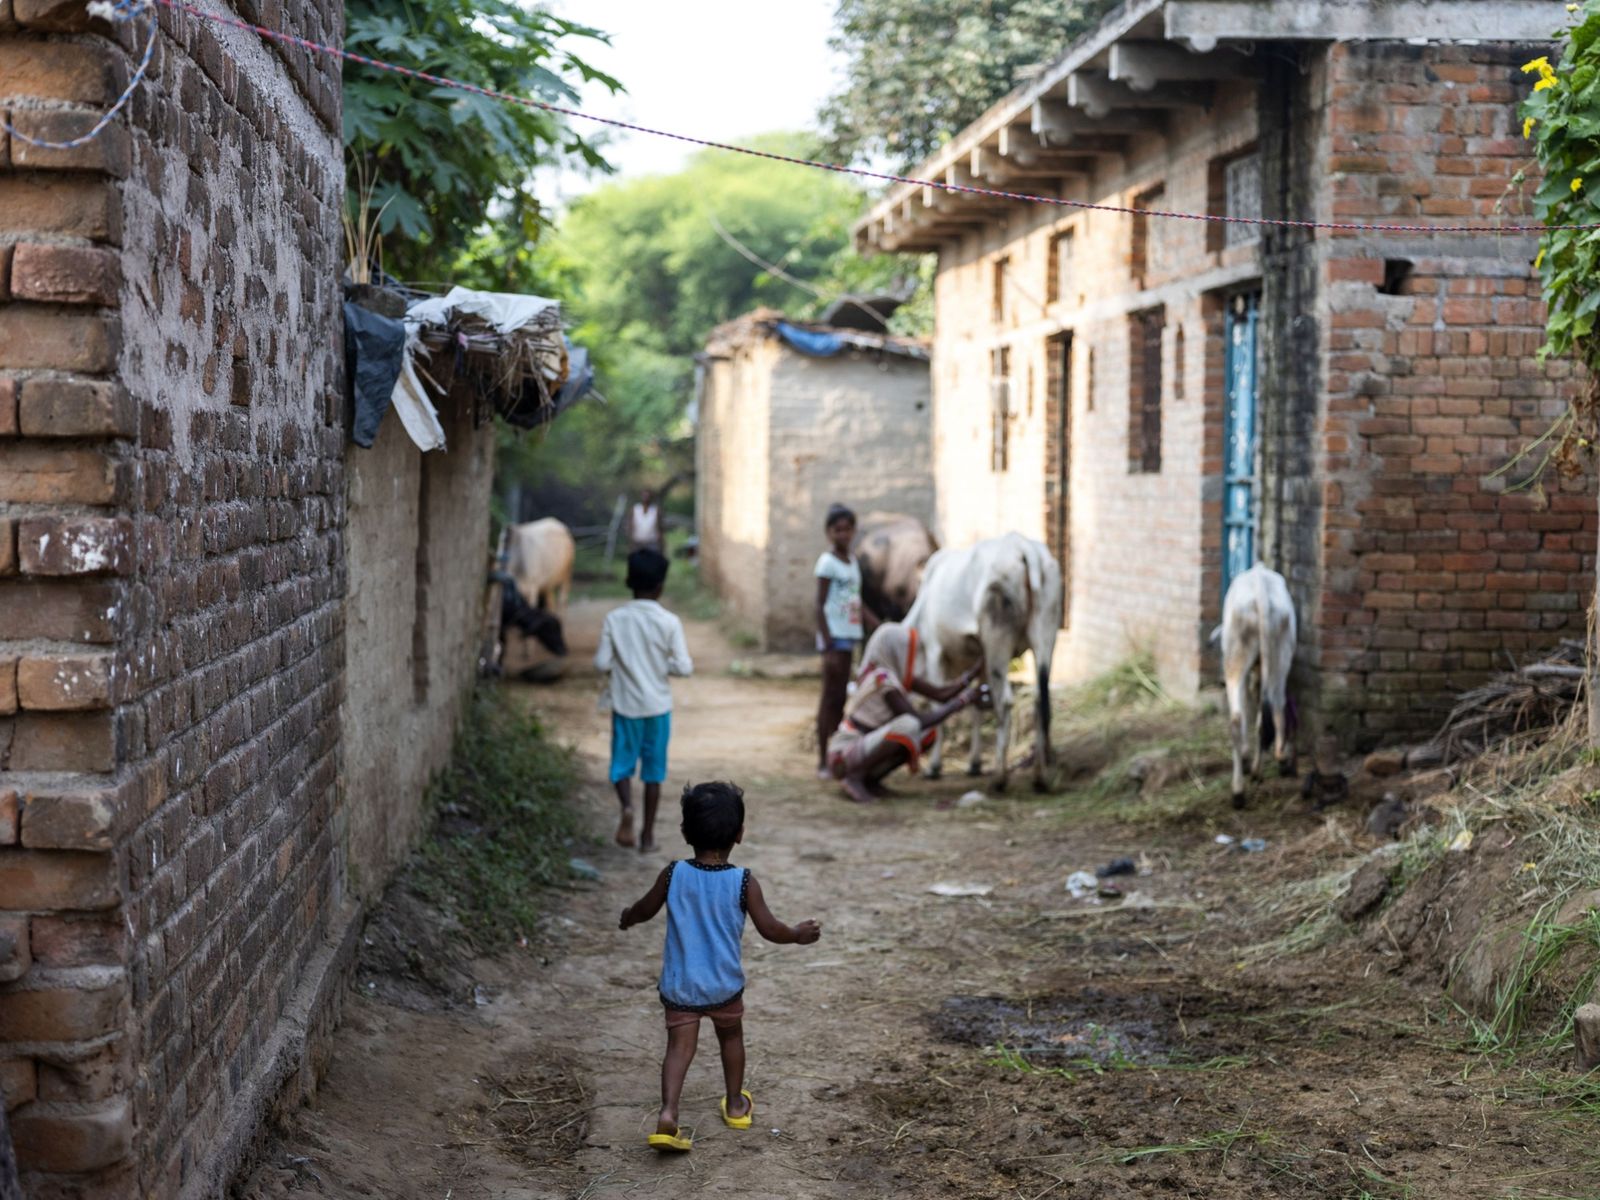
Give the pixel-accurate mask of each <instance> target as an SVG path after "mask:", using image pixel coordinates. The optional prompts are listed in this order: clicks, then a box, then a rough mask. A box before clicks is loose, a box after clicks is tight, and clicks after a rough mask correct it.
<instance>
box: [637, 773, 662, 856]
mask: <svg viewBox="0 0 1600 1200" xmlns="http://www.w3.org/2000/svg"><path fill="white" fill-rule="evenodd" d="M660 803H661V785H660V784H659V783H647V784H645V785H644V823H643V824H642V825H640V826H639V853H640V854H648V853H649V852H650V851H652V850H654V849H655V848H656V808H657V806H658V805H660Z"/></svg>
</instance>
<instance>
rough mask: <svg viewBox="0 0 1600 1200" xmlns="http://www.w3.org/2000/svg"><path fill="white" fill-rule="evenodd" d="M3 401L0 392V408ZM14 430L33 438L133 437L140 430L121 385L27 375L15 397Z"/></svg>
mask: <svg viewBox="0 0 1600 1200" xmlns="http://www.w3.org/2000/svg"><path fill="white" fill-rule="evenodd" d="M3 387H4V385H3V384H0V388H3ZM3 405H4V398H3V396H0V409H3ZM15 431H16V432H19V433H21V434H22V435H23V436H24V437H32V438H48V437H89V438H99V437H132V436H134V435H135V434H137V433H138V432H139V420H138V412H137V410H136V409H135V408H134V404H133V400H132V397H130V396H129V395H128V393H127V391H126V390H125V389H124V388H122V387H121V386H120V385H117V384H112V383H101V382H95V381H91V380H85V379H51V378H43V379H30V380H29V381H28V384H27V386H26V387H24V388H22V389H21V394H20V395H19V396H18V397H17V419H16V423H15Z"/></svg>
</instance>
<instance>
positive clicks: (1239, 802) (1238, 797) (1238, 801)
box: [1233, 792, 1244, 808]
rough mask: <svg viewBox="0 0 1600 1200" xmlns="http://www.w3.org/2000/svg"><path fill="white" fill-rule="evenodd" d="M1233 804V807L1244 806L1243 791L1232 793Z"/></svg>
mask: <svg viewBox="0 0 1600 1200" xmlns="http://www.w3.org/2000/svg"><path fill="white" fill-rule="evenodd" d="M1233 806H1234V807H1235V808H1243V807H1244V793H1243V792H1235V793H1234V794H1233Z"/></svg>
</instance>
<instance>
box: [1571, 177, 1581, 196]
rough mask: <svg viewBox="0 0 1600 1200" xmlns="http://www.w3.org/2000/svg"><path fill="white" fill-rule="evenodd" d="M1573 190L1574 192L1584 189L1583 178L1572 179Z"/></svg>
mask: <svg viewBox="0 0 1600 1200" xmlns="http://www.w3.org/2000/svg"><path fill="white" fill-rule="evenodd" d="M1572 190H1573V192H1574V193H1577V192H1581V191H1583V180H1581V179H1574V180H1573V181H1572Z"/></svg>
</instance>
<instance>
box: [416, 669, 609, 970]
mask: <svg viewBox="0 0 1600 1200" xmlns="http://www.w3.org/2000/svg"><path fill="white" fill-rule="evenodd" d="M576 779H577V771H576V767H575V765H574V762H573V757H572V753H571V751H570V750H567V749H566V748H564V747H561V746H558V745H556V744H555V743H554V742H552V741H550V739H549V737H548V736H547V735H546V733H545V730H544V729H543V727H542V726H541V725H540V723H539V721H538V719H537V718H535V717H534V716H532V715H531V714H529V713H527V712H525V711H524V710H523V709H522V708H521V707H520V706H518V705H516V704H515V703H514V702H513V701H512V700H511V698H510V697H509V696H508V695H507V694H506V693H504V692H502V691H501V690H500V689H498V688H496V687H493V686H480V687H479V688H478V689H477V691H475V692H474V693H473V696H472V700H471V702H470V704H469V706H468V709H467V714H466V716H465V718H464V719H463V720H462V723H461V729H460V732H459V733H458V734H457V735H456V744H455V750H454V752H453V754H452V757H451V761H450V765H449V766H447V767H446V768H445V769H444V770H443V771H441V772H440V773H439V774H438V775H437V776H435V778H434V780H433V783H432V785H431V786H430V788H429V791H428V800H429V804H430V806H431V808H432V810H433V812H434V813H435V816H436V824H435V827H434V829H433V831H432V832H431V833H430V835H429V836H428V838H427V840H426V841H425V842H424V843H423V845H422V848H421V850H420V851H419V852H418V855H417V858H416V859H415V861H414V863H413V865H412V867H411V868H410V879H409V883H410V885H411V887H412V888H413V889H414V890H415V891H416V892H417V893H418V894H419V895H421V896H422V897H423V898H424V899H425V900H427V901H429V902H430V903H432V904H434V905H436V906H438V907H439V908H441V909H443V910H444V911H446V912H448V913H449V914H450V915H452V916H454V917H455V918H456V919H457V920H458V921H460V923H461V925H462V927H463V928H464V929H465V930H466V931H467V933H468V935H469V936H470V937H471V938H472V940H473V942H474V944H476V945H477V946H478V947H479V948H480V949H482V950H485V951H494V950H497V949H501V948H503V947H505V946H507V945H509V944H510V943H511V942H513V941H514V940H515V939H516V937H517V936H518V935H519V934H522V933H527V932H529V931H530V930H532V928H533V926H534V922H535V921H536V920H537V918H538V915H539V891H540V888H541V887H545V886H548V885H550V884H554V883H557V882H560V881H562V880H564V879H566V878H567V877H568V867H567V863H568V860H569V851H568V845H569V844H570V842H571V839H572V837H573V835H574V833H575V832H576V829H577V819H576V816H575V813H574V810H573V808H572V805H571V803H570V800H569V797H570V796H571V793H572V788H573V784H574V782H575V781H576Z"/></svg>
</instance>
